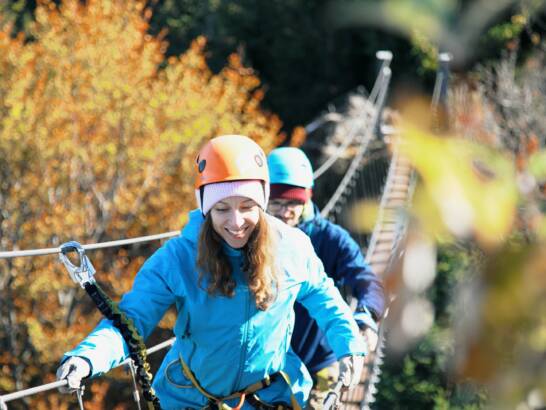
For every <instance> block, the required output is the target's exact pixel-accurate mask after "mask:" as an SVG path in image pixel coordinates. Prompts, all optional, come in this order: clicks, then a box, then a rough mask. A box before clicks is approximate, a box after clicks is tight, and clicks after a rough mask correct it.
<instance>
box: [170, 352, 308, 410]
mask: <svg viewBox="0 0 546 410" xmlns="http://www.w3.org/2000/svg"><path fill="white" fill-rule="evenodd" d="M179 358H180V363H181V364H182V371H183V372H184V375H185V376H186V377H187V378H188V379H189V380H190V381H191V382H192V384H193V385H194V387H195V388H196V389H197V390H198V391H199V393H201V394H202V395H203V396H205V397H206V398H207V399H209V400H210V401H211V402H214V403H215V404H216V405H217V406H218V408H220V409H225V410H238V409H240V408H241V407H242V406H243V404H244V401H245V398H248V400H249V403H251V402H259V403H260V404H264V405H266V406H270V405H268V404H267V403H265V402H262V401H261V400H260V399H259V398H258V397H257V396H256V395H255V394H254V393H255V392H257V391H258V390H261V389H264V388H266V387H268V386H270V385H271V383H272V382H273V381H275V379H276V378H277V376H280V377H282V378H283V380H284V381H285V382H286V384H287V385H288V387H289V388H290V402H291V404H292V409H293V410H301V407H300V405H299V403H298V402H297V400H296V397H295V396H294V393H292V385H291V384H290V378H289V377H288V375H287V374H286V373H285V372H283V371H282V370H281V371H279V372H277V373H275V374H273V375H271V376H266V377H265V378H264V379H262V380H260V381H258V382H256V383H253V384H251V385H250V386H247V387H246V388H245V389H243V390H241V391H238V392H235V393H232V394H230V395H229V396H226V397H216V396H214V395H213V394H211V393H209V392H208V391H206V390H205V389H204V388H203V386H201V384H200V383H199V381H198V380H197V378H196V377H195V375H194V374H193V372H192V371H191V369H190V367H189V366H188V364H187V363H186V361H185V360H184V358H183V357H182V355H179ZM247 396H248V397H247ZM235 398H240V401H239V403H238V404H237V406H235V407H230V406H228V405H227V404H225V403H224V401H226V400H231V399H235ZM251 404H252V403H251ZM208 407H209V406H206V407H205V408H208ZM265 408H271V409H277V407H276V406H273V407H265ZM286 408H288V407H286Z"/></svg>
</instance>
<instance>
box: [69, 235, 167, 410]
mask: <svg viewBox="0 0 546 410" xmlns="http://www.w3.org/2000/svg"><path fill="white" fill-rule="evenodd" d="M70 252H77V254H78V256H79V260H80V266H76V265H74V264H73V263H72V262H71V261H70V259H69V258H68V257H67V254H68V253H70ZM59 259H60V260H61V262H62V263H63V264H64V265H65V267H66V269H67V270H68V273H69V274H70V277H71V278H72V280H73V281H74V282H76V283H78V284H79V285H80V286H81V287H82V288H83V289H85V291H86V292H87V294H88V295H89V297H90V298H91V299H92V300H93V302H94V303H95V305H96V306H97V309H99V310H100V312H101V313H102V314H103V315H104V317H106V318H107V319H109V320H111V321H112V324H113V325H114V326H115V327H116V328H117V329H118V330H119V331H120V333H121V335H122V337H123V339H124V340H125V343H126V344H127V346H128V348H129V357H130V358H131V359H132V361H133V363H134V366H135V368H136V377H137V380H138V382H139V384H140V386H141V387H142V395H143V396H144V398H145V399H146V402H147V407H148V409H149V410H161V405H160V403H159V398H158V397H157V396H156V395H155V391H154V389H153V387H152V374H151V371H150V364H149V363H148V361H147V360H146V346H145V344H144V340H143V339H142V336H141V335H140V334H139V333H138V330H137V329H136V327H135V325H134V323H133V321H132V320H131V319H130V318H128V317H127V315H126V314H125V313H124V312H123V311H122V310H121V309H120V308H119V307H118V305H117V303H115V302H114V301H113V300H112V299H110V297H109V296H108V295H107V294H106V293H104V291H103V290H102V289H101V288H100V286H99V285H98V284H97V282H96V281H95V279H94V278H93V275H94V274H95V268H93V265H92V264H91V262H90V261H89V258H87V256H86V255H85V250H84V249H83V247H82V246H81V245H80V244H79V243H78V242H75V241H71V242H66V243H64V244H63V245H61V253H60V254H59Z"/></svg>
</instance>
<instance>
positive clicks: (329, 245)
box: [291, 206, 385, 373]
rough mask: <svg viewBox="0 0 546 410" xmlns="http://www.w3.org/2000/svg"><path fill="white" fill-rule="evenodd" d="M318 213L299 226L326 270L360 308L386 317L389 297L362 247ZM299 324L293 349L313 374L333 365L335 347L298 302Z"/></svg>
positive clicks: (375, 316) (376, 315) (293, 340)
mask: <svg viewBox="0 0 546 410" xmlns="http://www.w3.org/2000/svg"><path fill="white" fill-rule="evenodd" d="M314 208H315V214H314V217H312V218H311V219H309V220H306V221H304V222H302V223H301V224H300V225H299V226H298V227H299V228H300V229H301V230H302V231H303V232H305V233H306V234H307V235H308V236H309V237H310V238H311V243H312V244H313V248H314V249H315V252H316V253H317V255H318V257H319V258H320V259H321V261H322V263H323V265H324V270H325V271H326V273H327V274H328V275H329V276H330V277H331V278H332V279H333V280H334V282H335V284H336V285H337V286H338V287H342V286H349V287H350V288H351V289H352V290H353V295H354V296H355V297H356V299H357V301H358V306H364V307H367V308H368V309H369V310H370V311H371V313H372V314H373V316H374V318H375V320H378V319H379V318H381V316H382V315H383V312H384V309H385V294H384V290H383V286H382V285H381V281H380V280H379V278H378V277H377V276H376V275H375V274H374V273H373V272H372V271H371V270H370V267H369V266H368V264H367V263H366V262H365V260H364V256H363V255H362V252H361V250H360V246H359V245H358V244H357V243H356V242H355V241H354V240H353V239H352V238H351V236H350V234H349V232H347V231H346V230H345V229H343V228H342V227H341V226H339V225H336V224H334V223H332V222H330V221H328V220H327V219H325V218H323V217H322V216H321V215H320V212H319V210H318V208H317V207H316V206H315V207H314ZM294 309H295V312H296V322H295V326H294V334H293V336H292V343H291V344H292V348H293V349H294V352H295V353H296V354H297V355H298V356H300V357H301V359H302V360H303V362H304V363H305V365H306V366H307V368H308V369H309V371H310V372H311V373H316V372H318V371H319V370H321V369H323V368H325V367H327V366H329V365H330V364H331V363H333V362H334V361H335V360H336V356H335V354H334V352H333V351H332V348H331V347H330V346H329V345H328V342H327V340H326V338H325V337H324V334H323V333H322V332H321V331H320V329H319V327H318V326H317V323H316V322H315V320H313V318H312V317H311V316H310V315H309V312H308V311H307V309H305V307H304V306H303V305H302V304H300V303H296V305H295V307H294Z"/></svg>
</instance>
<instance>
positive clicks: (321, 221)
mask: <svg viewBox="0 0 546 410" xmlns="http://www.w3.org/2000/svg"><path fill="white" fill-rule="evenodd" d="M316 224H317V226H318V227H319V229H320V231H321V232H322V233H325V234H327V235H329V236H346V235H347V236H348V235H349V231H348V230H347V229H345V228H344V227H342V226H341V225H338V224H336V223H335V222H332V221H330V220H329V219H327V218H325V217H323V216H319V217H318V218H317V219H316Z"/></svg>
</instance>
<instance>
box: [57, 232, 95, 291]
mask: <svg viewBox="0 0 546 410" xmlns="http://www.w3.org/2000/svg"><path fill="white" fill-rule="evenodd" d="M60 248H61V252H60V253H59V260H60V261H61V262H62V263H63V265H64V266H65V267H66V269H67V270H68V273H69V274H70V277H71V278H72V280H73V281H74V282H76V283H78V284H79V285H80V286H81V287H82V288H84V287H85V284H86V283H95V279H94V278H93V275H94V274H95V268H94V267H93V265H92V264H91V261H89V258H88V257H87V256H86V255H85V249H83V247H82V246H81V245H80V244H79V243H78V242H76V241H70V242H66V243H63V244H62V245H61V247H60ZM70 252H77V253H78V257H79V259H80V265H79V266H76V265H74V264H73V263H72V261H71V260H70V259H68V256H66V255H67V254H68V253H70Z"/></svg>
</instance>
